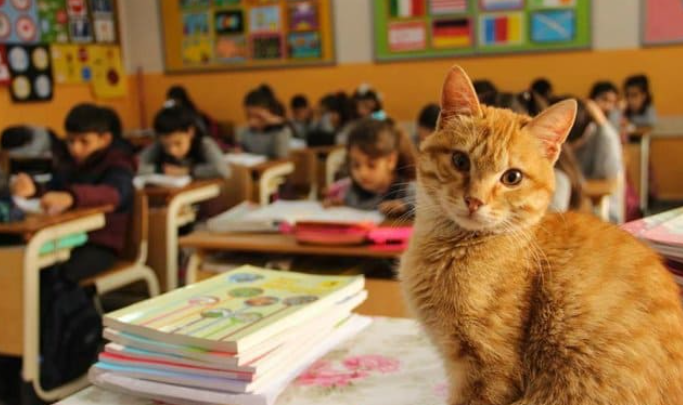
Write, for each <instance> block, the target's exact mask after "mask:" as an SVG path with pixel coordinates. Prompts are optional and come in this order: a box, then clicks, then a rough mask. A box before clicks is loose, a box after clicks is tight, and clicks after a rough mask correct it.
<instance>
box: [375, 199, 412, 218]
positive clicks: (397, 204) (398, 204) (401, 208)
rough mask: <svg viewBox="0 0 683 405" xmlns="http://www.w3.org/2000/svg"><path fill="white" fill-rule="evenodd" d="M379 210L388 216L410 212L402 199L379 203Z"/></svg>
mask: <svg viewBox="0 0 683 405" xmlns="http://www.w3.org/2000/svg"><path fill="white" fill-rule="evenodd" d="M379 212H381V213H382V214H384V215H386V216H390V217H395V216H399V215H402V214H405V213H406V212H408V207H407V206H406V204H405V203H404V202H403V201H400V200H391V201H384V202H383V203H380V204H379Z"/></svg>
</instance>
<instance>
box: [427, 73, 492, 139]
mask: <svg viewBox="0 0 683 405" xmlns="http://www.w3.org/2000/svg"><path fill="white" fill-rule="evenodd" d="M481 115H482V112H481V105H479V99H478V98H477V93H476V92H475V91H474V86H472V82H471V81H470V78H469V77H467V73H465V71H464V70H463V69H462V68H461V67H460V66H457V65H456V66H453V67H452V68H451V70H450V71H449V72H448V75H447V76H446V80H445V81H444V83H443V89H442V90H441V115H440V116H439V123H438V126H437V128H442V127H443V125H444V123H445V122H446V121H448V120H449V119H451V118H453V117H457V116H471V117H481Z"/></svg>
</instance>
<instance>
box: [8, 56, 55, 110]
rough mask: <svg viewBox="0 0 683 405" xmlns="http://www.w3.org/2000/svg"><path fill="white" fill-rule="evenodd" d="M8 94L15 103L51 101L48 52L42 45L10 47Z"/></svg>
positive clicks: (51, 88)
mask: <svg viewBox="0 0 683 405" xmlns="http://www.w3.org/2000/svg"><path fill="white" fill-rule="evenodd" d="M7 60H8V62H9V70H10V75H11V83H10V94H11V96H12V101H14V102H17V103H26V102H36V101H49V100H52V94H53V82H52V69H51V66H50V50H49V49H48V47H47V46H44V45H10V46H8V47H7Z"/></svg>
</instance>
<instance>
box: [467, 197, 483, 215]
mask: <svg viewBox="0 0 683 405" xmlns="http://www.w3.org/2000/svg"><path fill="white" fill-rule="evenodd" d="M465 204H467V209H469V210H470V214H474V213H475V212H477V210H478V209H479V208H481V206H482V205H484V203H483V202H482V201H481V200H480V199H478V198H475V197H470V196H467V197H465Z"/></svg>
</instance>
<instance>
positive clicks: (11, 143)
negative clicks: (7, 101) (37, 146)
mask: <svg viewBox="0 0 683 405" xmlns="http://www.w3.org/2000/svg"><path fill="white" fill-rule="evenodd" d="M32 140H33V128H31V127H29V126H26V125H16V126H12V127H8V128H5V130H4V131H2V135H0V146H1V147H2V149H14V148H20V147H22V146H24V145H26V144H28V143H30V142H31V141H32Z"/></svg>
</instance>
